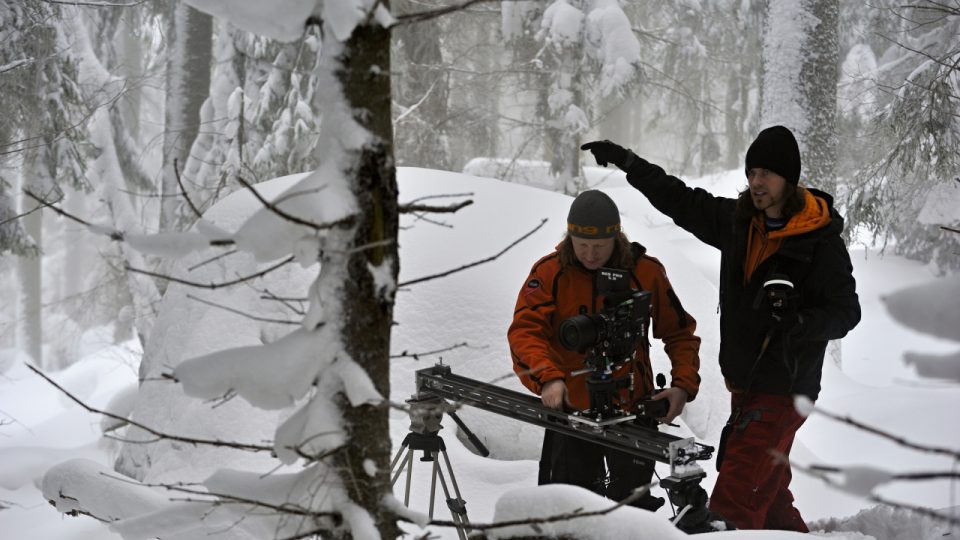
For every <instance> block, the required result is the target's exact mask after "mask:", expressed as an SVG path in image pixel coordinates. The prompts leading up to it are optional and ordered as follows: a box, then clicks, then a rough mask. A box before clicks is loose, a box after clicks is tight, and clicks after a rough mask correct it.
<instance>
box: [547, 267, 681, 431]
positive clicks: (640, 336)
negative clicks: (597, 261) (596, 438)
mask: <svg viewBox="0 0 960 540" xmlns="http://www.w3.org/2000/svg"><path fill="white" fill-rule="evenodd" d="M594 290H595V291H596V292H598V293H599V294H601V295H603V309H601V310H600V311H599V312H597V313H590V314H586V313H582V314H580V315H574V316H573V317H570V318H568V319H566V320H564V321H562V322H561V323H560V327H559V329H558V330H559V331H558V336H557V337H558V338H559V340H560V344H561V345H562V346H563V347H564V348H565V349H567V350H569V351H577V352H579V353H583V354H584V358H583V363H584V366H586V367H585V368H584V369H581V370H578V371H574V372H573V373H571V375H574V376H577V375H583V374H586V375H587V377H586V385H587V393H588V395H589V399H590V406H589V408H588V409H587V410H585V411H582V412H580V411H578V412H577V413H576V415H575V417H574V418H575V419H576V420H582V421H584V422H587V423H593V424H603V425H609V424H616V423H620V422H627V421H630V420H633V419H634V418H636V415H635V414H633V411H627V410H625V409H624V408H623V407H622V404H621V403H620V399H619V398H620V394H621V391H623V390H626V391H627V392H629V393H631V394H632V393H633V390H634V384H635V381H634V380H633V369H629V370H627V373H626V374H625V375H620V376H616V372H617V371H618V370H619V369H620V368H621V367H622V366H624V365H632V364H633V362H635V361H636V359H635V354H636V350H637V346H638V345H640V344H643V345H644V346H648V344H649V341H648V338H647V328H648V327H649V324H650V297H651V293H650V292H649V291H638V290H636V289H632V288H631V287H630V277H629V274H628V273H627V272H626V271H624V270H619V269H616V268H600V269H598V270H597V271H596V277H595V282H594ZM651 383H652V381H651ZM663 404H666V401H659V402H657V401H651V400H643V401H642V402H641V403H640V404H638V405H639V407H638V408H639V410H640V411H646V412H650V411H655V410H661V409H660V408H659V407H658V406H659V405H663ZM665 414H666V412H665V411H663V413H662V414H660V416H663V415H665ZM648 416H651V417H655V416H654V415H652V414H650V415H648Z"/></svg>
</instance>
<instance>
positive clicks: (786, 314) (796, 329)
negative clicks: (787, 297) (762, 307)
mask: <svg viewBox="0 0 960 540" xmlns="http://www.w3.org/2000/svg"><path fill="white" fill-rule="evenodd" d="M773 321H774V325H776V326H777V328H779V329H780V332H781V333H782V334H783V336H784V337H789V338H790V339H800V336H801V335H802V334H803V315H801V314H800V312H799V311H798V310H797V306H796V304H795V303H793V302H791V303H788V304H787V308H785V309H783V310H781V311H779V312H774V313H773Z"/></svg>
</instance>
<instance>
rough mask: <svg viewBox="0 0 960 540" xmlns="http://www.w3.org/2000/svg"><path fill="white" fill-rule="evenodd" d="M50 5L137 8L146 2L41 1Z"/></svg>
mask: <svg viewBox="0 0 960 540" xmlns="http://www.w3.org/2000/svg"><path fill="white" fill-rule="evenodd" d="M41 1H42V2H46V3H48V4H60V5H64V6H83V7H136V6H139V5H140V4H143V3H144V2H145V1H146V0H140V1H139V2H127V3H116V2H81V1H78V0H41Z"/></svg>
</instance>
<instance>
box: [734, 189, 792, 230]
mask: <svg viewBox="0 0 960 540" xmlns="http://www.w3.org/2000/svg"><path fill="white" fill-rule="evenodd" d="M783 188H784V197H785V198H784V201H783V210H781V213H782V214H783V218H784V219H785V220H787V221H790V218H792V217H793V216H795V215H797V214H799V213H800V211H801V210H803V207H804V206H806V203H807V199H806V195H805V192H806V190H805V189H803V188H802V187H800V186H796V185H794V184H791V183H789V182H787V183H786V185H784V186H783ZM758 212H759V210H757V207H756V206H754V205H753V199H752V198H751V197H750V187H749V186H748V187H747V188H746V189H744V190H743V191H741V192H740V194H739V195H738V196H737V217H738V218H740V219H745V220H749V219H753V216H755V215H756V214H757V213H758Z"/></svg>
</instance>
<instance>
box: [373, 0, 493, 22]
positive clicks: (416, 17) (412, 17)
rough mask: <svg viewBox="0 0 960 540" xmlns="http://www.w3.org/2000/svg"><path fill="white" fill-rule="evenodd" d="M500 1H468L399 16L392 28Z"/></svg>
mask: <svg viewBox="0 0 960 540" xmlns="http://www.w3.org/2000/svg"><path fill="white" fill-rule="evenodd" d="M496 1H499V0H467V1H466V2H463V3H462V4H457V5H455V6H446V7H442V8H437V9H430V10H426V11H418V12H416V13H407V14H405V15H397V16H396V19H397V22H396V23H394V24H393V25H391V26H390V28H394V27H397V26H400V25H402V24H411V23H418V22H423V21H429V20H430V19H436V18H437V17H442V16H444V15H446V14H448V13H454V12H456V11H461V10H464V9H467V8H468V7H470V6H472V5H474V4H480V3H482V2H496Z"/></svg>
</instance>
